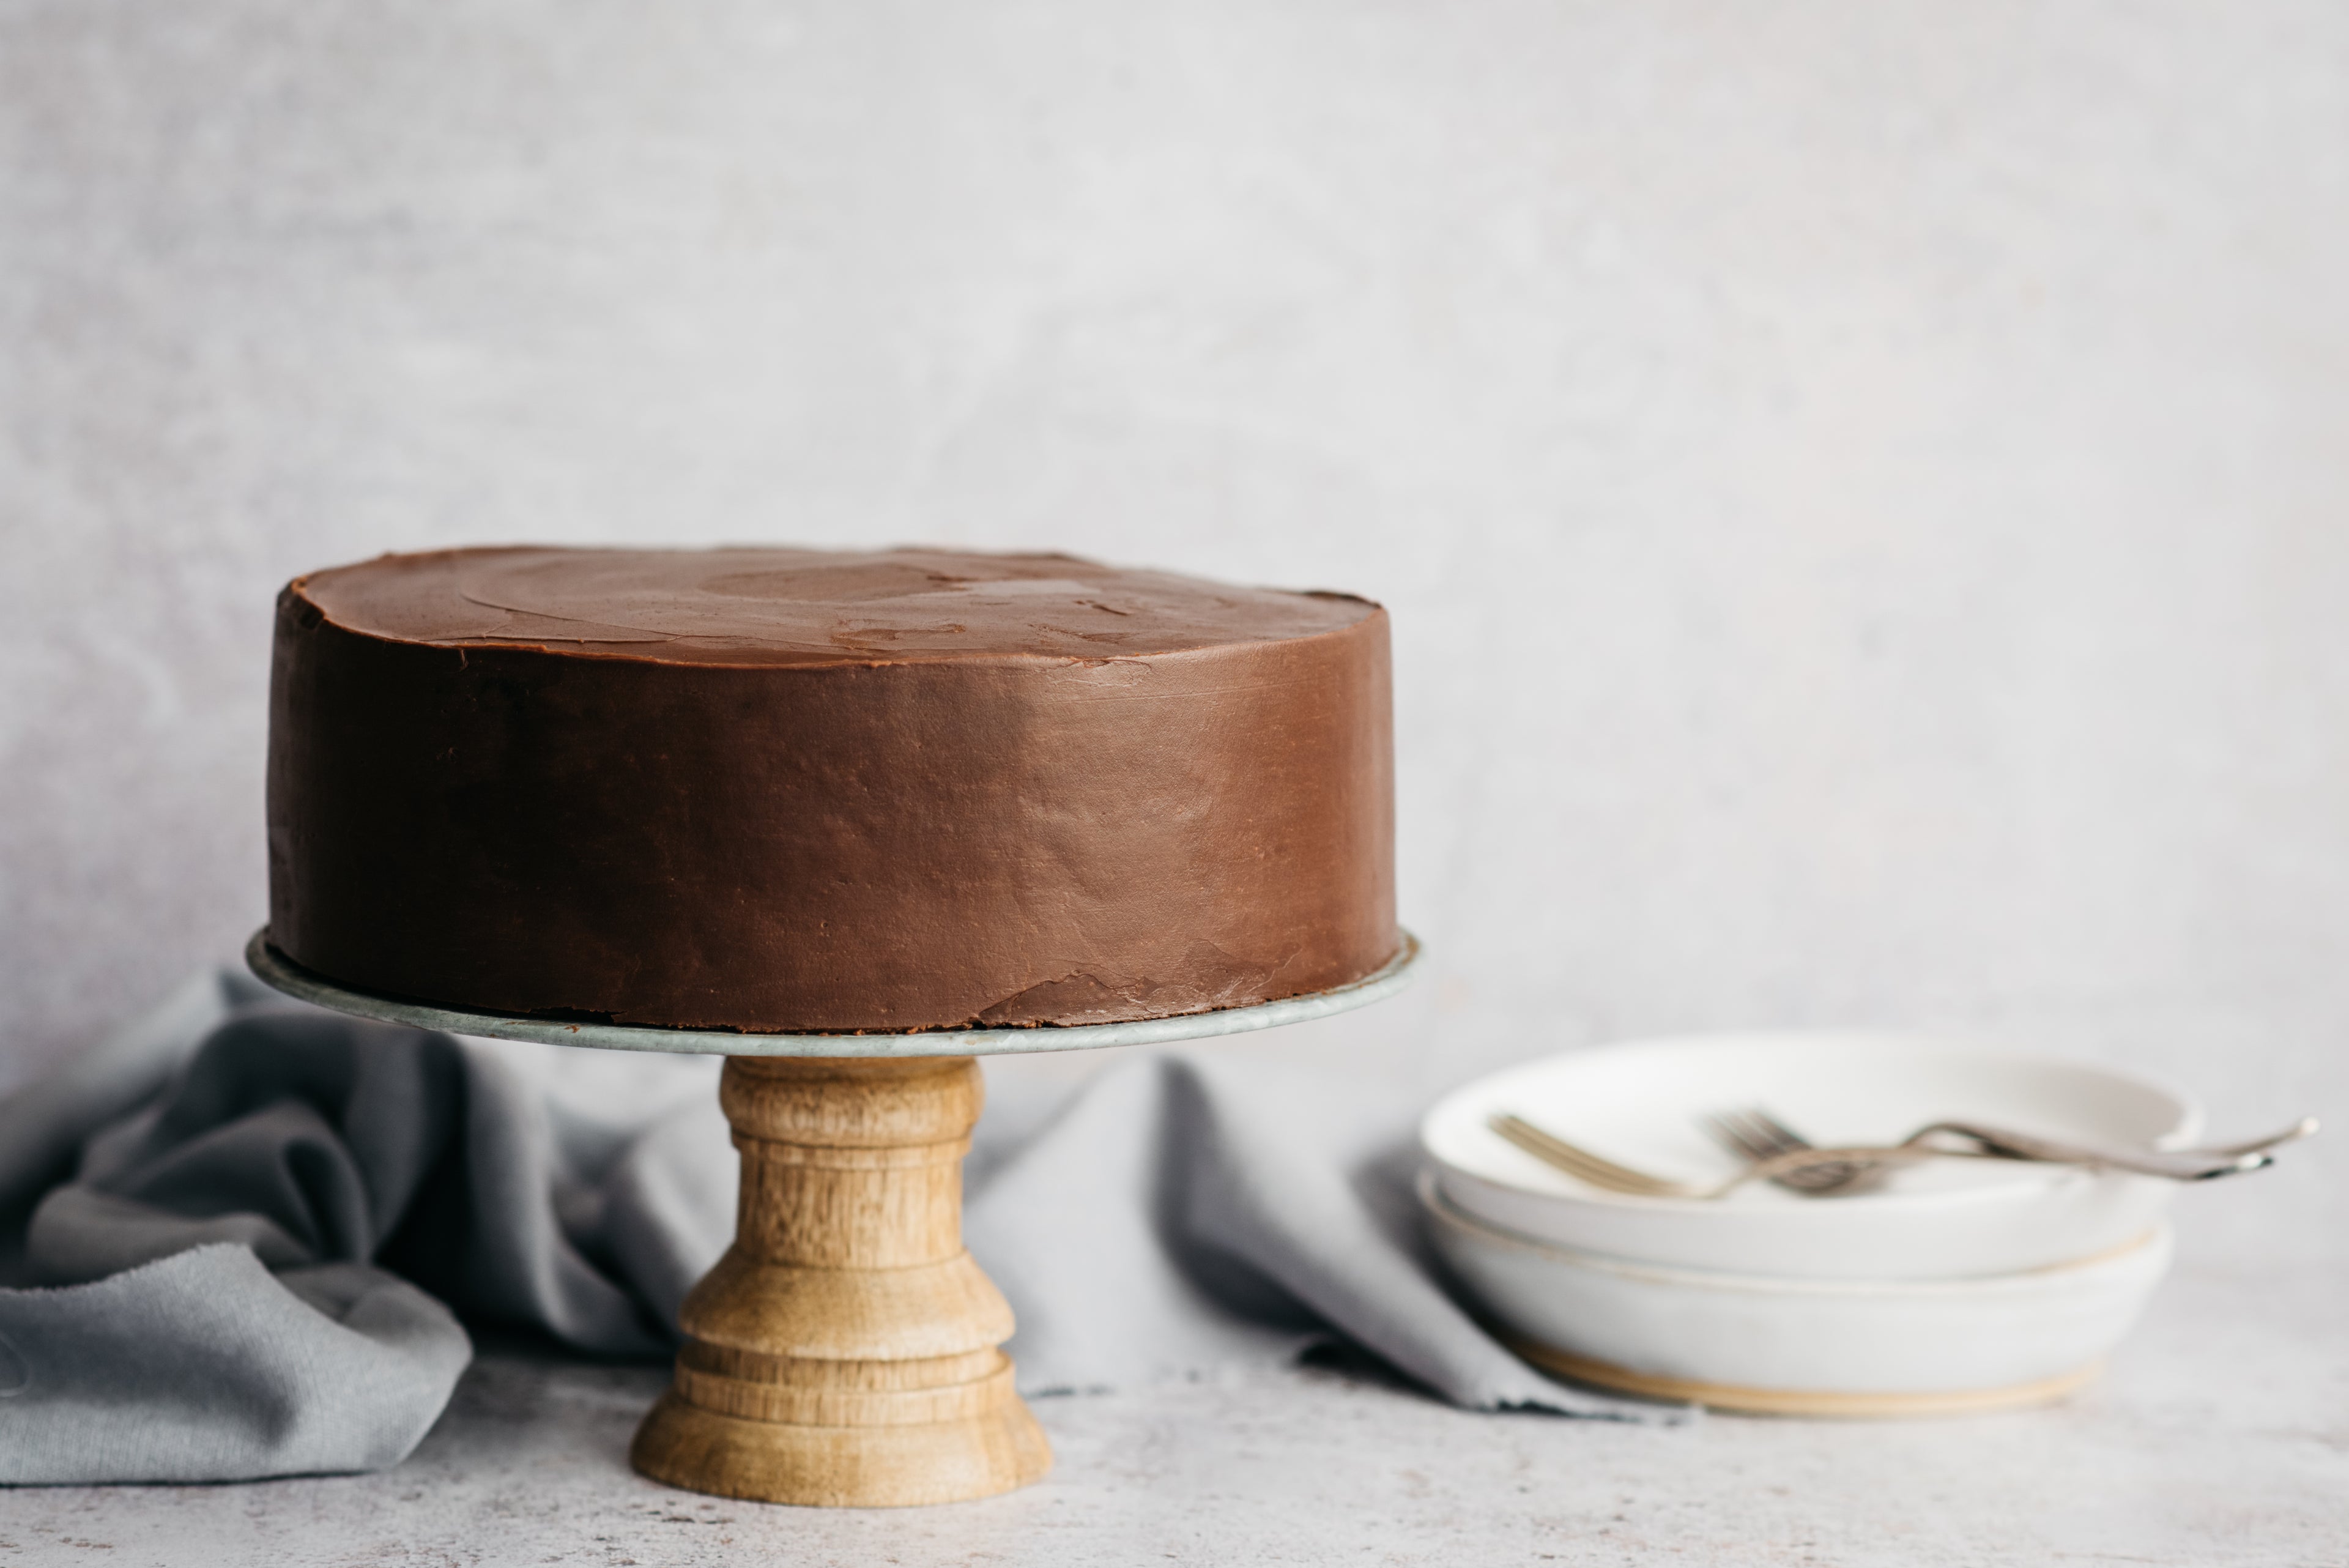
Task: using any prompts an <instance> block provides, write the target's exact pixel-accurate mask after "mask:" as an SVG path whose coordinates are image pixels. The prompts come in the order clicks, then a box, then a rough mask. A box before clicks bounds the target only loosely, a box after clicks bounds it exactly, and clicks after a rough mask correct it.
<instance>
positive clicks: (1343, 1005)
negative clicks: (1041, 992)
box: [244, 926, 1424, 1056]
mask: <svg viewBox="0 0 2349 1568" xmlns="http://www.w3.org/2000/svg"><path fill="white" fill-rule="evenodd" d="M1400 934H1401V936H1402V946H1401V947H1400V948H1398V949H1397V950H1396V951H1395V955H1394V957H1392V958H1391V959H1389V960H1388V961H1386V962H1385V963H1384V964H1383V965H1381V967H1380V968H1379V969H1377V970H1375V971H1372V972H1371V973H1369V974H1366V975H1364V976H1363V977H1362V978H1361V979H1360V980H1358V981H1351V982H1350V983H1348V984H1345V985H1340V986H1333V987H1331V988H1330V990H1328V991H1316V992H1308V993H1307V994H1305V995H1303V996H1286V997H1283V998H1281V999H1280V1000H1279V1001H1278V1002H1258V1003H1257V1004H1256V1005H1255V1006H1252V1007H1225V1008H1218V1009H1216V1010H1215V1011H1213V1012H1185V1013H1179V1014H1177V1015H1175V1016H1174V1017H1172V1018H1141V1019H1135V1020H1133V1021H1132V1022H1130V1023H1070V1024H1042V1025H1039V1026H1037V1027H1034V1028H1029V1029H922V1030H912V1031H906V1032H903V1033H874V1034H759V1033H743V1032H740V1031H736V1030H731V1029H660V1028H652V1027H647V1026H645V1025H640V1024H631V1023H571V1022H567V1021H564V1020H561V1019H553V1018H531V1017H526V1016H523V1015H520V1014H516V1013H510V1012H478V1011H475V1010H473V1009H470V1008H461V1007H435V1006H433V1005H431V1004H430V1003H429V1002H415V1001H410V1000H408V999H405V998H401V997H396V996H382V995H378V994H377V993H376V992H367V991H358V990H356V989H354V988H352V987H350V986H347V985H341V984H337V983H336V981H331V980H328V979H327V978H326V976H325V975H322V974H320V973H318V972H317V971H315V970H311V969H305V968H304V967H303V966H302V965H301V964H299V963H296V962H295V961H294V960H292V959H290V958H288V957H286V956H285V954H284V953H283V952H281V951H279V950H277V949H276V948H275V947H274V946H273V945H272V944H271V943H270V940H269V928H268V927H266V926H264V927H263V928H262V929H259V930H257V931H255V932H254V933H253V940H251V941H249V942H247V943H246V944H245V947H244V961H245V963H246V965H247V966H248V967H250V968H251V969H252V971H253V972H254V974H255V975H256V976H258V977H259V978H260V979H261V981H263V982H264V984H267V985H269V986H271V987H272V988H274V989H275V990H277V991H281V992H285V994H286V995H287V996H290V997H293V998H294V999H295V1000H296V1001H298V1002H313V1003H315V1004H316V1005H317V1006H320V1007H326V1008H331V1009H333V1010H334V1011H335V1012H347V1013H349V1014H351V1015H352V1016H354V1017H357V1018H372V1019H376V1020H378V1021H379V1022H382V1023H404V1024H406V1025H408V1026H409V1028H411V1029H437V1030H440V1031H442V1032H443V1033H450V1034H480V1035H487V1036H489V1037H490V1038H492V1039H494V1040H536V1041H541V1042H543V1043H545V1044H552V1045H592V1046H595V1048H597V1049H599V1050H604V1051H668V1052H678V1053H683V1054H689V1055H703V1056H999V1055H1009V1054H1016V1053H1021V1052H1031V1051H1091V1050H1098V1049H1100V1048H1101V1047H1102V1046H1107V1045H1158V1044H1168V1043H1170V1042H1173V1041H1176V1040H1206V1039H1213V1038H1215V1037H1216V1036H1218V1035H1225V1034H1247V1033H1253V1032H1254V1031H1256V1030H1258V1029H1278V1028H1279V1027H1280V1026H1281V1025H1283V1024H1287V1023H1307V1022H1309V1021H1310V1020H1312V1019H1316V1018H1327V1017H1330V1015H1331V1014H1333V1013H1339V1012H1351V1011H1352V1010H1354V1009H1355V1008H1357V1007H1367V1006H1369V1005H1370V1004H1371V1002H1383V1001H1385V1000H1386V999H1387V998H1388V997H1390V996H1392V995H1393V994H1395V992H1399V991H1401V990H1402V988H1403V987H1404V986H1407V985H1409V984H1410V983H1411V982H1412V981H1413V980H1414V979H1416V978H1417V971H1418V967H1419V964H1420V961H1421V958H1422V956H1423V952H1424V950H1423V948H1421V946H1420V944H1419V939H1418V938H1417V937H1414V936H1413V935H1412V934H1411V933H1410V932H1409V931H1400Z"/></svg>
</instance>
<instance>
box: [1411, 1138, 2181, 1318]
mask: <svg viewBox="0 0 2349 1568" xmlns="http://www.w3.org/2000/svg"><path fill="white" fill-rule="evenodd" d="M1414 1186H1415V1187H1416V1189H1417V1190H1418V1193H1419V1201H1420V1205H1421V1207H1423V1209H1425V1210H1427V1211H1428V1212H1429V1213H1430V1214H1431V1215H1433V1217H1434V1218H1435V1219H1436V1220H1438V1221H1440V1222H1442V1223H1444V1224H1448V1225H1451V1226H1453V1227H1454V1228H1455V1229H1458V1230H1462V1231H1468V1232H1470V1233H1471V1234H1473V1235H1475V1236H1477V1237H1480V1238H1481V1239H1483V1240H1485V1241H1493V1242H1495V1243H1497V1244H1499V1245H1501V1246H1505V1247H1509V1248H1513V1249H1515V1250H1516V1251H1526V1252H1532V1253H1534V1254H1536V1255H1537V1256H1540V1257H1546V1258H1551V1259H1555V1260H1556V1261H1557V1262H1562V1263H1568V1264H1571V1265H1572V1266H1574V1267H1576V1268H1579V1269H1588V1270H1591V1271H1594V1272H1599V1273H1607V1274H1613V1275H1616V1276H1617V1277H1619V1278H1621V1279H1630V1280H1637V1281H1640V1282H1643V1283H1648V1284H1661V1285H1680V1286H1689V1287H1693V1288H1696V1289H1701V1290H1712V1291H1719V1292H1723V1293H1745V1294H1753V1295H1798V1296H1950V1295H1991V1294H1999V1293H2003V1291H2002V1288H2004V1289H2010V1290H2011V1289H2022V1288H2025V1287H2028V1286H2031V1285H2035V1284H2039V1283H2041V1282H2044V1281H2046V1280H2048V1279H2050V1278H2052V1277H2054V1276H2055V1275H2059V1274H2064V1273H2069V1272H2079V1271H2084V1270H2087V1269H2093V1268H2096V1267H2099V1266H2102V1265H2105V1264H2110V1263H2117V1262H2121V1261H2122V1260H2124V1259H2127V1258H2132V1257H2135V1256H2136V1255H2137V1253H2139V1252H2142V1251H2145V1250H2147V1248H2159V1247H2162V1246H2165V1245H2166V1244H2168V1242H2169V1241H2170V1239H2171V1226H2170V1224H2169V1222H2168V1220H2164V1221H2162V1222H2161V1223H2160V1224H2158V1225H2156V1226H2155V1227H2153V1228H2152V1229H2151V1230H2149V1231H2144V1232H2142V1233H2140V1234H2139V1235H2137V1237H2135V1238H2134V1239H2132V1240H2130V1241H2124V1242H2122V1243H2121V1244H2120V1245H2119V1246H2117V1247H2107V1248H2106V1249H2104V1250H2103V1251H2097V1252H2091V1253H2089V1254H2088V1255H2087V1256H2085V1257H2083V1258H2072V1259H2067V1260H2065V1261H2064V1262H2059V1263H2044V1264H2042V1265H2040V1266H2039V1267H2037V1268H2032V1269H2017V1270H2014V1271H2013V1272H2007V1273H2000V1274H1963V1275H1960V1276H1958V1277H1956V1278H1953V1279H1930V1280H1850V1279H1842V1278H1837V1277H1833V1276H1829V1277H1826V1278H1818V1279H1812V1278H1807V1277H1803V1276H1797V1275H1782V1274H1738V1273H1729V1272H1723V1271H1721V1270H1715V1269H1688V1268H1680V1267H1676V1266H1674V1265H1671V1264H1668V1263H1649V1262H1640V1260H1638V1259H1636V1258H1618V1257H1614V1256H1612V1255H1610V1254H1609V1253H1605V1252H1587V1251H1582V1250H1581V1249H1579V1248H1576V1247H1565V1246H1560V1245H1559V1244H1557V1242H1555V1241H1543V1240H1541V1239H1539V1238H1537V1237H1533V1236H1526V1235H1523V1234H1521V1233H1519V1232H1517V1231H1511V1230H1508V1229H1507V1228H1506V1227H1504V1226H1500V1225H1495V1224H1494V1223H1493V1222H1492V1221H1491V1220H1485V1219H1482V1218H1480V1217H1479V1216H1476V1215H1474V1214H1470V1213H1467V1212H1465V1211H1464V1210H1462V1209H1461V1207H1460V1206H1459V1205H1458V1204H1457V1203H1454V1201H1453V1200H1452V1199H1449V1198H1446V1197H1445V1196H1444V1190H1443V1188H1442V1186H1441V1185H1440V1183H1439V1181H1438V1179H1437V1173H1436V1172H1435V1171H1434V1170H1433V1169H1431V1168H1423V1169H1422V1170H1421V1171H1420V1173H1419V1179H1418V1180H1417V1182H1416V1183H1414ZM1836 1201H1838V1202H1851V1201H1857V1200H1856V1199H1837V1200H1836Z"/></svg>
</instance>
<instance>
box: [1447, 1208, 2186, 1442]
mask: <svg viewBox="0 0 2349 1568" xmlns="http://www.w3.org/2000/svg"><path fill="white" fill-rule="evenodd" d="M1420 1191H1421V1199H1422V1201H1423V1204H1424V1205H1425V1207H1426V1209H1427V1211H1428V1213H1429V1215H1430V1217H1431V1224H1430V1229H1431V1231H1432V1232H1433V1238H1434V1241H1435V1244H1436V1249H1437V1251H1439V1252H1440V1253H1441V1254H1442V1255H1443V1257H1444V1262H1446V1263H1447V1264H1448V1265H1449V1266H1450V1267H1451V1269H1452V1272H1454V1275H1456V1276H1457V1277H1458V1279H1459V1280H1460V1281H1461V1282H1462V1283H1463V1284H1464V1285H1465V1286H1466V1287H1467V1288H1468V1290H1469V1291H1470V1292H1471V1293H1473V1294H1474V1295H1475V1297H1476V1299H1477V1300H1478V1301H1479V1302H1480V1303H1482V1304H1483V1306H1484V1308H1485V1314H1486V1315H1487V1316H1488V1318H1489V1319H1490V1320H1491V1321H1492V1322H1493V1323H1494V1324H1495V1326H1497V1327H1498V1328H1499V1329H1500V1330H1501V1332H1502V1333H1503V1334H1505V1335H1506V1337H1507V1338H1508V1339H1509V1340H1510V1341H1511V1342H1512V1343H1513V1344H1514V1345H1516V1348H1517V1349H1518V1350H1519V1351H1520V1352H1521V1353H1522V1354H1524V1355H1526V1357H1527V1359H1529V1360H1532V1361H1534V1362H1535V1363H1537V1365H1540V1366H1546V1367H1547V1368H1549V1369H1550V1370H1552V1371H1556V1372H1561V1373H1564V1374H1566V1375H1568V1376H1573V1377H1577V1378H1580V1379H1582V1380H1583V1381H1586V1382H1590V1383H1596V1384H1599V1385H1600V1386H1607V1387H1612V1388H1616V1389H1619V1390H1622V1391H1625V1392H1628V1393H1633V1394H1642V1395H1647V1396H1651V1397H1661V1398H1670V1399H1681V1400H1693V1401H1695V1402H1697V1403H1700V1404H1705V1405H1712V1406H1715V1407H1720V1408H1723V1409H1731V1410H1751V1411H1759V1412H1764V1413H1769V1414H1774V1415H1816V1416H1915V1415H1943V1414H1951V1413H1956V1412H1961V1411H1969V1410H1984V1409H1998V1408H2003V1407H2011V1406H2018V1405H2028V1404H2039V1403H2044V1402H2045V1401H2047V1400H2049V1399H2054V1398H2058V1397H2062V1396H2063V1395H2064V1394H2066V1393H2069V1392H2070V1391H2071V1390H2073V1389H2075V1388H2076V1387H2078V1386H2080V1385H2082V1384H2083V1383H2085V1382H2086V1381H2088V1380H2089V1379H2090V1378H2091V1377H2093V1376H2095V1373H2096V1372H2097V1370H2098V1369H2099V1367H2100V1366H2102V1364H2103V1361H2104V1358H2105V1357H2106V1355H2108V1354H2110V1352H2111V1351H2112V1349H2113V1347H2114V1346H2115V1345H2118V1344H2119V1343H2120V1341H2121V1339H2122V1337H2123V1336H2124V1335H2125V1334H2127V1332H2128V1330H2129V1327H2130V1325H2131V1324H2134V1323H2135V1322H2136V1321H2137V1314H2138V1313H2139V1312H2140V1311H2141V1310H2142V1309H2143V1307H2144V1305H2145V1303H2146V1300H2147V1297H2148V1296H2150V1295H2151V1294H2152V1293H2153V1288H2154V1286H2155V1285H2156V1284H2158V1282H2160V1279H2161V1276H2162V1274H2163V1273H2164V1272H2167V1271H2168V1266H2169V1255H2170V1241H2169V1232H2168V1229H2167V1227H2165V1228H2163V1229H2161V1230H2158V1231H2153V1232H2151V1233H2149V1234H2147V1235H2145V1236H2142V1237H2140V1238H2138V1239H2137V1241H2135V1242H2134V1243H2132V1244H2130V1245H2128V1246H2125V1247H2123V1248H2121V1249H2119V1250H2118V1251H2113V1252H2109V1253H2106V1254H2105V1255H2104V1256H2102V1257H2100V1258H2094V1259H2089V1260H2086V1261H2084V1262H2075V1263H2071V1264H2066V1265H2064V1266H2063V1267H2060V1268H2053V1269H2039V1270H2033V1271H2031V1272H2024V1273H2018V1274H2008V1275H2003V1276H2000V1277H1996V1278H1992V1279H1980V1280H1941V1281H1908V1282H1880V1283H1865V1282H1856V1281H1847V1280H1787V1279H1773V1278H1762V1277H1755V1276H1752V1275H1737V1274H1723V1273H1710V1272H1698V1271H1694V1270H1678V1269H1660V1268H1655V1267H1652V1266H1650V1265H1647V1264H1642V1263H1627V1262H1621V1261H1619V1260H1616V1259H1611V1258H1600V1257H1596V1256H1593V1255H1591V1254H1589V1253H1583V1252H1572V1251H1567V1250H1565V1249H1563V1248H1557V1247H1549V1246H1545V1245H1543V1244H1542V1243H1540V1242H1537V1241H1529V1240H1527V1239H1526V1238H1524V1237H1519V1236H1512V1235H1510V1234H1508V1233H1507V1232H1506V1231H1500V1230H1497V1229H1495V1228H1494V1227H1492V1226H1489V1225H1486V1224H1485V1223H1483V1222H1481V1221H1479V1220H1475V1219H1473V1218H1471V1217H1469V1216H1467V1215H1464V1214H1462V1213H1461V1212H1460V1211H1459V1210H1456V1209H1454V1207H1453V1206H1452V1205H1451V1204H1449V1203H1447V1202H1446V1201H1444V1197H1443V1195H1442V1193H1441V1192H1440V1191H1439V1190H1438V1189H1437V1188H1436V1185H1435V1182H1434V1181H1433V1179H1432V1177H1423V1179H1422V1182H1421V1189H1420Z"/></svg>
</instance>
